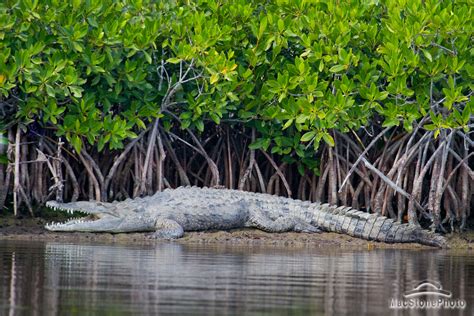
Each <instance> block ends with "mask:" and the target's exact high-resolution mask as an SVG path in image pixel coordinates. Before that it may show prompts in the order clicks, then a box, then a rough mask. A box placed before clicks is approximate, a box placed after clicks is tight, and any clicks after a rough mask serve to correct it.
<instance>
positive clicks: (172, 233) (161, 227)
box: [152, 218, 184, 239]
mask: <svg viewBox="0 0 474 316" xmlns="http://www.w3.org/2000/svg"><path fill="white" fill-rule="evenodd" d="M155 228H156V231H155V232H154V233H153V235H152V237H153V238H157V239H177V238H181V237H183V235H184V229H183V227H182V226H181V225H180V224H179V223H178V222H176V221H174V220H172V219H169V218H158V219H157V220H156V223H155Z"/></svg>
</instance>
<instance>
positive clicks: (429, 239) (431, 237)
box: [314, 204, 447, 248]
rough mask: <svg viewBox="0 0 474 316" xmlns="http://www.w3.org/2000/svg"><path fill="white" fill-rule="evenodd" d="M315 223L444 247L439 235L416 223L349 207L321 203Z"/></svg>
mask: <svg viewBox="0 0 474 316" xmlns="http://www.w3.org/2000/svg"><path fill="white" fill-rule="evenodd" d="M314 219H315V222H316V224H317V225H318V226H319V227H321V228H323V229H325V230H327V231H332V232H336V233H343V234H347V235H350V236H353V237H357V238H363V239H366V240H376V241H382V242H387V243H396V242H400V243H406V242H416V243H420V244H423V245H428V246H435V247H441V248H445V247H447V242H446V239H445V238H444V237H443V236H440V235H438V234H435V233H433V232H430V231H427V230H424V229H422V228H421V227H419V226H415V225H410V224H400V223H397V222H396V221H394V220H393V219H391V218H387V217H385V216H381V215H378V214H369V213H365V212H361V211H357V210H354V209H352V208H350V207H335V206H331V205H328V204H322V205H320V206H319V207H318V211H317V212H316V213H315V218H314Z"/></svg>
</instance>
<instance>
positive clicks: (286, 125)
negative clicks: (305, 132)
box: [282, 119, 293, 130]
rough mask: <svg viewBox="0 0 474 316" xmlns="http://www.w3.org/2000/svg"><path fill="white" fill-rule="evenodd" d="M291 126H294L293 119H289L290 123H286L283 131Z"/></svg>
mask: <svg viewBox="0 0 474 316" xmlns="http://www.w3.org/2000/svg"><path fill="white" fill-rule="evenodd" d="M291 124H293V119H289V120H288V121H286V123H285V125H283V128H282V129H283V130H285V129H287V128H288V127H290V126H291Z"/></svg>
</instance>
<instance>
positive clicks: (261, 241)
mask: <svg viewBox="0 0 474 316" xmlns="http://www.w3.org/2000/svg"><path fill="white" fill-rule="evenodd" d="M46 222H47V221H46V220H45V219H42V218H25V219H15V218H11V217H10V218H5V217H0V240H24V241H28V240H36V241H61V242H93V243H117V244H130V245H136V244H138V245H140V244H154V243H157V242H163V241H160V240H156V239H153V238H151V237H150V235H151V233H147V232H142V233H120V234H111V233H80V232H60V233H56V232H50V231H48V230H46V229H45V228H44V224H45V223H46ZM446 238H447V239H448V244H449V246H450V250H466V251H469V252H470V251H472V250H473V249H474V232H468V233H464V234H453V235H447V236H446ZM166 242H174V243H179V244H201V245H228V246H278V247H288V248H308V247H311V248H338V249H354V250H373V249H411V250H423V249H425V250H427V249H428V250H429V249H432V250H435V249H438V248H435V247H430V246H425V245H420V244H417V243H393V244H390V243H383V242H376V241H367V240H364V239H360V238H355V237H351V236H348V235H344V234H338V233H332V232H323V233H316V234H309V233H296V232H286V233H267V232H264V231H261V230H258V229H233V230H230V231H200V232H186V233H185V235H184V236H183V237H182V238H180V239H177V240H173V241H166Z"/></svg>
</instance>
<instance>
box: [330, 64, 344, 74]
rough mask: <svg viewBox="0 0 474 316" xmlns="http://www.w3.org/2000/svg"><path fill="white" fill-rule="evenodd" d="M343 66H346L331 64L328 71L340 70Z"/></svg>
mask: <svg viewBox="0 0 474 316" xmlns="http://www.w3.org/2000/svg"><path fill="white" fill-rule="evenodd" d="M345 68H346V66H344V65H336V66H332V67H331V68H330V69H329V71H330V72H333V73H334V72H339V71H342V70H344V69H345Z"/></svg>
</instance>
